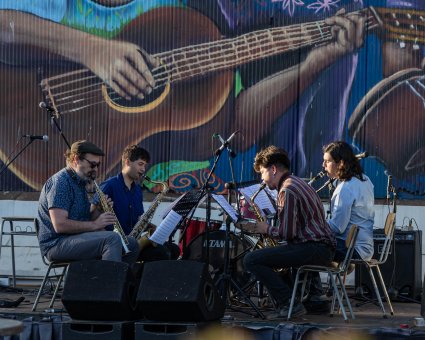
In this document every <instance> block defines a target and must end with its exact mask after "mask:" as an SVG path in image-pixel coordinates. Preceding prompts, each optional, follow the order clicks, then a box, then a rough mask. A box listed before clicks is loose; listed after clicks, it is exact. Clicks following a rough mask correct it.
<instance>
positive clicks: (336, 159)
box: [323, 141, 375, 262]
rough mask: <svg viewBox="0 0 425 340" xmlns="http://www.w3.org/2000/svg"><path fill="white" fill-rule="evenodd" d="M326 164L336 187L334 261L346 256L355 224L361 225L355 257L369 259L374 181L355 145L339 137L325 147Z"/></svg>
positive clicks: (330, 223)
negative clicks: (339, 139) (366, 173)
mask: <svg viewBox="0 0 425 340" xmlns="http://www.w3.org/2000/svg"><path fill="white" fill-rule="evenodd" d="M323 168H324V169H325V171H326V172H327V174H328V176H329V178H333V179H335V182H334V184H335V185H336V188H335V190H334V192H333V194H332V198H331V217H330V219H329V220H328V223H329V225H330V227H331V230H332V231H333V232H334V233H335V237H336V240H337V248H336V253H335V261H338V262H339V261H342V260H344V257H345V254H346V250H347V249H346V247H345V239H346V237H347V234H348V231H349V229H350V226H351V225H352V224H356V225H357V226H358V227H359V234H358V236H357V241H356V246H355V251H354V253H353V258H357V259H360V258H361V259H363V260H366V261H367V260H370V259H371V258H372V256H373V224H374V216H375V212H374V209H373V207H374V194H373V184H372V182H371V181H370V179H369V177H367V176H366V175H365V174H364V173H363V169H362V167H361V165H360V163H359V160H358V159H357V158H356V156H355V154H354V152H353V150H352V148H351V147H350V145H348V144H347V143H346V142H343V141H336V142H332V143H330V144H328V145H326V146H325V147H324V148H323Z"/></svg>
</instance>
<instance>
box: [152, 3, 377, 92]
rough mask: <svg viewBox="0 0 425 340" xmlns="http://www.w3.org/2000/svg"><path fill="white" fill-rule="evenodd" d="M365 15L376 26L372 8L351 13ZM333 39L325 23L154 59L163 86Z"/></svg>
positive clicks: (187, 49)
mask: <svg viewBox="0 0 425 340" xmlns="http://www.w3.org/2000/svg"><path fill="white" fill-rule="evenodd" d="M364 13H366V14H367V15H368V17H367V20H366V29H370V28H373V27H376V26H377V25H378V23H379V20H377V18H376V15H377V14H376V12H374V11H370V10H369V8H366V9H363V10H359V11H357V12H351V13H349V14H350V15H352V14H364ZM331 40H333V36H332V32H331V27H330V26H329V25H327V24H325V22H324V20H320V21H314V22H308V23H301V24H295V25H290V26H284V27H276V28H271V29H264V30H259V31H254V32H250V33H246V34H243V35H240V36H238V37H236V38H229V39H223V40H218V41H213V42H208V43H204V44H200V45H191V46H185V47H182V48H179V49H176V50H173V51H168V52H163V53H159V54H156V55H154V57H156V58H158V59H159V60H161V66H160V67H159V68H157V69H155V70H153V74H154V77H155V80H156V83H157V86H158V87H159V86H162V85H164V84H165V83H172V82H175V81H181V80H186V79H190V78H194V77H198V76H203V75H206V74H208V73H211V72H216V71H221V70H228V69H232V68H234V67H237V66H240V65H243V64H246V63H249V62H252V61H256V60H260V59H263V58H267V57H271V56H275V55H279V54H283V53H286V52H290V51H294V50H299V49H301V48H304V47H311V46H317V45H321V44H323V43H326V42H329V41H331Z"/></svg>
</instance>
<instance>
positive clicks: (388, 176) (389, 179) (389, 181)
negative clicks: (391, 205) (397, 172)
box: [384, 170, 393, 200]
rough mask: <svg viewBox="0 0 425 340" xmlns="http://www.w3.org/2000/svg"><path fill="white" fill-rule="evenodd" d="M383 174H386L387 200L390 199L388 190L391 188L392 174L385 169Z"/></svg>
mask: <svg viewBox="0 0 425 340" xmlns="http://www.w3.org/2000/svg"><path fill="white" fill-rule="evenodd" d="M384 174H385V176H387V200H389V199H390V192H391V190H392V188H393V176H392V175H390V174H389V172H388V171H387V170H385V171H384Z"/></svg>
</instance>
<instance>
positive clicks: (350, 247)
mask: <svg viewBox="0 0 425 340" xmlns="http://www.w3.org/2000/svg"><path fill="white" fill-rule="evenodd" d="M358 232H359V228H358V227H357V225H354V224H353V225H352V226H351V227H350V231H349V233H348V236H347V239H346V240H345V245H346V247H347V254H346V255H345V258H344V261H343V262H341V263H340V264H339V266H338V267H336V268H335V267H331V266H317V265H305V266H301V267H300V268H298V270H297V275H296V277H295V283H294V288H293V291H292V297H291V304H290V306H289V312H288V320H290V319H291V315H292V309H293V307H294V303H295V297H296V294H297V287H298V285H299V284H300V283H302V288H301V297H303V296H304V291H305V286H306V283H307V278H308V273H310V272H318V273H321V272H323V273H327V274H328V277H329V282H330V283H331V286H332V290H333V295H332V305H331V310H330V316H333V314H334V311H335V300H338V304H339V308H340V309H341V312H342V315H343V317H344V320H345V321H348V318H347V313H346V311H345V307H344V303H343V298H345V301H346V303H347V306H348V309H349V311H350V315H351V318H352V319H355V316H354V313H353V309H352V307H351V303H350V299H349V298H348V295H347V291H346V290H345V286H344V282H343V280H342V276H344V274H345V273H346V272H347V270H348V268H349V265H350V261H351V257H352V256H353V252H354V245H355V244H356V239H357V234H358ZM301 274H304V278H303V280H302V281H300V275H301ZM337 282H338V283H339V286H340V287H341V294H340V292H339V289H338V285H337ZM341 295H342V296H341ZM300 300H302V298H300Z"/></svg>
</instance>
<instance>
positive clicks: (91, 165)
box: [80, 157, 100, 169]
mask: <svg viewBox="0 0 425 340" xmlns="http://www.w3.org/2000/svg"><path fill="white" fill-rule="evenodd" d="M80 159H82V160H84V161H87V163H89V164H90V167H91V168H92V169H94V168H96V167H97V168H99V167H100V162H93V161H89V160H88V159H87V158H84V157H80Z"/></svg>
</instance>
